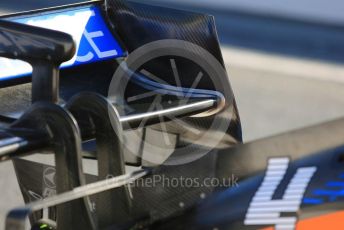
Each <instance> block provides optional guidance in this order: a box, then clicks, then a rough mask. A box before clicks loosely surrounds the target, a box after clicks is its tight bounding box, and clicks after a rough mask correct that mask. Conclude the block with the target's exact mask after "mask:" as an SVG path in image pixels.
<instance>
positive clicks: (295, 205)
mask: <svg viewBox="0 0 344 230" xmlns="http://www.w3.org/2000/svg"><path fill="white" fill-rule="evenodd" d="M288 165H289V158H273V159H270V160H269V164H268V169H267V172H266V174H265V177H264V180H263V183H262V184H261V186H260V187H259V189H258V191H257V192H256V194H255V195H254V197H253V199H252V201H251V203H250V207H249V208H248V211H247V214H246V218H245V225H274V226H275V230H293V229H295V225H296V222H297V217H296V212H297V211H298V210H299V209H300V205H301V201H302V198H303V196H304V193H305V191H306V188H307V186H308V184H309V182H310V180H311V178H312V177H313V175H314V173H315V172H316V170H317V168H316V167H305V168H299V169H298V170H297V172H296V174H295V175H294V177H293V179H292V180H291V181H290V183H289V185H288V186H287V190H286V191H285V193H284V195H283V198H282V199H280V200H273V199H272V198H273V195H274V193H275V192H276V190H277V187H278V185H279V184H280V183H281V181H282V180H283V178H284V176H285V174H286V172H287V169H288ZM286 212H289V213H295V216H291V217H290V216H288V217H282V216H281V213H286Z"/></svg>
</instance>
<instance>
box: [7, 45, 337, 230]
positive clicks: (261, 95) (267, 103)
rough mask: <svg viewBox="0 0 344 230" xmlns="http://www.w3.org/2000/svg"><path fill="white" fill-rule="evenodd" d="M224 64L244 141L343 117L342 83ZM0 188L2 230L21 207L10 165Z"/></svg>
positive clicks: (8, 164)
mask: <svg viewBox="0 0 344 230" xmlns="http://www.w3.org/2000/svg"><path fill="white" fill-rule="evenodd" d="M229 55H230V51H229ZM233 56H234V54H233ZM226 63H227V69H228V70H229V71H228V72H229V77H230V81H231V83H232V87H233V90H234V93H235V96H236V100H237V103H238V107H239V112H240V115H241V119H242V125H243V134H244V140H245V141H250V140H254V139H258V138H262V137H267V136H270V135H274V134H277V133H280V132H285V131H288V130H293V129H296V128H301V127H305V126H308V125H312V124H317V123H321V122H324V121H328V120H331V119H335V118H338V117H341V116H344V84H343V83H342V82H336V81H335V80H332V79H329V80H328V81H327V80H326V79H321V80H319V79H312V78H304V77H302V76H301V77H300V76H294V75H288V74H286V73H283V74H279V73H276V72H270V71H268V70H261V69H254V68H250V69H248V68H246V67H242V66H240V65H235V64H231V61H228V60H226ZM233 63H238V60H233ZM305 68H306V67H305ZM0 188H1V196H0V229H2V227H3V225H4V217H5V215H6V213H7V211H8V210H9V209H10V208H12V207H16V206H18V205H22V204H23V201H22V198H21V194H20V191H19V187H18V184H17V182H16V180H15V175H14V171H13V168H12V164H11V162H7V163H2V164H1V167H0Z"/></svg>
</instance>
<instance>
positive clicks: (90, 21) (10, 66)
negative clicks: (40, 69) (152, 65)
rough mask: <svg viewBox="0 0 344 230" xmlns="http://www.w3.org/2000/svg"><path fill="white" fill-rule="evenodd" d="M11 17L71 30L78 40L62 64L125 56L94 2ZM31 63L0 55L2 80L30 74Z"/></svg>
mask: <svg viewBox="0 0 344 230" xmlns="http://www.w3.org/2000/svg"><path fill="white" fill-rule="evenodd" d="M9 20H11V21H15V22H19V23H24V24H28V25H34V26H39V27H43V28H47V29H53V30H58V31H61V32H65V33H68V34H70V35H71V36H72V37H73V39H74V41H75V43H76V48H77V49H76V50H77V52H76V54H75V56H74V57H73V58H72V59H71V60H69V61H68V62H65V63H63V64H62V65H61V67H62V68H67V67H72V66H77V65H81V64H89V63H93V62H98V61H103V60H107V59H112V58H117V57H123V56H124V55H125V54H124V52H123V50H122V48H121V47H120V45H119V43H118V42H117V40H116V39H115V38H114V37H113V35H112V34H111V32H110V30H109V29H108V28H107V26H106V23H105V21H104V19H103V17H102V15H101V12H100V10H99V9H98V8H97V7H95V6H90V7H84V8H79V9H74V10H66V11H63V12H58V13H45V14H41V15H32V16H27V17H22V18H14V19H9ZM31 72H32V67H31V66H30V65H29V64H28V63H26V62H23V61H19V60H12V59H7V58H0V81H1V80H7V79H12V78H18V77H21V76H25V75H29V74H30V73H31Z"/></svg>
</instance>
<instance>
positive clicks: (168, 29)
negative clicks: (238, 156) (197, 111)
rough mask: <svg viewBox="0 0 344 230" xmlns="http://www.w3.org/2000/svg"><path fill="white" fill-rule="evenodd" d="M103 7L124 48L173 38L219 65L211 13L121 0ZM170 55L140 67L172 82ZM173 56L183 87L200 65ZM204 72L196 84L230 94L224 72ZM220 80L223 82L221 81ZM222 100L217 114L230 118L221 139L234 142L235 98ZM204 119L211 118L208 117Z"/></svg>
mask: <svg viewBox="0 0 344 230" xmlns="http://www.w3.org/2000/svg"><path fill="white" fill-rule="evenodd" d="M105 7H106V9H107V14H106V15H107V17H108V20H109V21H110V22H111V24H112V26H113V28H114V30H115V31H116V32H117V33H118V35H119V37H120V38H121V39H122V41H123V42H124V45H125V48H127V50H128V52H129V53H131V52H132V51H134V50H136V49H137V48H139V47H142V46H144V45H146V44H148V43H152V42H155V41H159V40H165V39H175V40H182V41H187V42H191V43H192V44H195V45H198V46H200V47H202V48H204V49H205V50H206V51H208V52H209V53H210V54H211V55H212V56H214V57H215V58H216V59H217V61H218V62H219V63H221V65H223V59H222V55H221V50H220V47H219V42H218V38H217V34H216V28H215V24H214V18H213V17H212V16H209V15H204V14H198V13H192V12H187V11H181V10H174V9H169V8H162V7H157V6H151V5H146V4H142V3H137V2H131V1H121V0H120V1H118V0H110V1H107V5H106V6H105ZM171 49H172V48H171ZM170 58H171V57H158V58H155V59H154V60H150V61H149V62H148V61H147V63H145V64H144V68H145V69H147V70H148V71H150V72H152V73H153V74H156V75H158V76H159V78H161V79H162V80H163V81H165V82H167V83H169V84H171V85H173V84H175V82H174V78H173V73H171V71H169V68H170V66H169V65H170V63H169V59H170ZM173 58H175V61H176V63H177V65H178V64H179V65H180V66H182V69H180V70H179V71H180V73H179V74H180V76H181V78H180V81H181V85H182V86H183V87H190V86H191V85H192V83H193V82H194V80H195V78H193V77H191V76H195V73H196V74H197V71H198V70H199V69H200V66H197V65H195V64H194V63H189V62H188V61H187V60H184V59H183V58H181V57H175V56H174V57H173ZM205 75H206V76H204V77H203V78H202V80H201V81H200V82H199V83H198V86H197V88H199V89H208V90H216V91H219V92H220V93H223V94H227V95H232V89H231V86H230V83H229V79H228V76H222V79H221V80H222V81H221V80H220V79H213V78H212V77H211V76H208V75H207V74H205ZM224 79H225V80H224ZM223 80H224V81H225V84H223ZM220 82H221V83H220ZM220 84H222V85H221V86H222V87H220V88H219V87H216V85H220ZM128 88H129V91H131V92H136V91H135V87H132V86H130V85H129V86H128ZM226 103H227V106H226V109H225V110H224V111H223V112H222V113H220V114H218V115H217V116H218V117H221V118H222V119H230V118H231V121H230V125H229V127H228V129H227V134H228V135H227V136H226V137H224V139H223V141H224V142H226V143H229V145H233V144H235V143H236V142H241V126H240V119H239V115H238V111H237V108H236V104H235V100H232V99H231V98H226ZM192 122H195V123H197V119H195V120H193V121H191V122H189V124H190V123H192ZM207 122H211V119H209V120H208V121H207ZM207 122H205V123H203V124H202V125H201V127H202V126H204V127H203V128H205V129H206V128H207V127H208V125H209V124H206V123H207ZM201 123H202V122H201ZM198 125H200V123H199V124H198ZM213 134H215V133H213Z"/></svg>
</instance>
